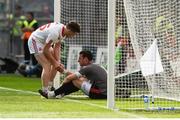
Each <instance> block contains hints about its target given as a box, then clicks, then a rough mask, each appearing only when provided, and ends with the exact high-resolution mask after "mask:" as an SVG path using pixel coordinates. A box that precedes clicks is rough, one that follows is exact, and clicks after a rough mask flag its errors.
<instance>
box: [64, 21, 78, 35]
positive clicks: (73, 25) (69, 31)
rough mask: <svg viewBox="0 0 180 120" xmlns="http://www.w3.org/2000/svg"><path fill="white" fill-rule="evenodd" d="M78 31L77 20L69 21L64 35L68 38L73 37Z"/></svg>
mask: <svg viewBox="0 0 180 120" xmlns="http://www.w3.org/2000/svg"><path fill="white" fill-rule="evenodd" d="M78 33H80V25H79V24H78V23H77V22H74V21H70V22H69V23H67V24H66V30H65V35H66V37H68V38H71V37H74V36H75V35H76V34H78Z"/></svg>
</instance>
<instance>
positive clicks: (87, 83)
mask: <svg viewBox="0 0 180 120" xmlns="http://www.w3.org/2000/svg"><path fill="white" fill-rule="evenodd" d="M92 59H93V56H92V53H91V52H90V51H81V52H80V56H79V60H78V62H79V64H80V66H81V69H80V70H79V71H78V72H75V73H71V72H69V71H67V70H64V71H63V68H62V70H61V71H63V72H64V73H66V74H67V75H68V76H67V77H66V78H65V79H64V82H63V85H62V86H61V87H60V88H58V89H57V90H55V91H48V93H45V92H43V91H42V90H39V93H40V94H41V95H42V96H44V97H46V98H55V97H56V96H57V97H62V96H64V95H68V94H70V93H72V92H76V91H78V90H79V89H81V90H82V92H84V94H86V95H87V96H89V97H90V98H92V99H106V98H107V72H106V70H105V69H104V68H102V67H100V66H99V65H97V64H93V63H92Z"/></svg>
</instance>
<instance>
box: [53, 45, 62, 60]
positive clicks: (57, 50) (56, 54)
mask: <svg viewBox="0 0 180 120" xmlns="http://www.w3.org/2000/svg"><path fill="white" fill-rule="evenodd" d="M60 51H61V42H58V43H55V44H54V57H55V59H56V60H57V61H59V62H60V57H61V56H60Z"/></svg>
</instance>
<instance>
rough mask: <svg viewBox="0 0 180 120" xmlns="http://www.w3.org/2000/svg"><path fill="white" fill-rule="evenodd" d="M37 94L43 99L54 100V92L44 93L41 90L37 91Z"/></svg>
mask: <svg viewBox="0 0 180 120" xmlns="http://www.w3.org/2000/svg"><path fill="white" fill-rule="evenodd" d="M38 92H39V93H40V95H41V96H43V97H45V98H46V99H54V98H55V94H54V91H47V92H44V91H42V90H38Z"/></svg>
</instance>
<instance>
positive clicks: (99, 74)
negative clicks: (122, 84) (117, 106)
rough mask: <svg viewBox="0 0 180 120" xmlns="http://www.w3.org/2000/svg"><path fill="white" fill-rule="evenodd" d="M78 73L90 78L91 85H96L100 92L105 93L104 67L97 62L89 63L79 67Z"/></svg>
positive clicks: (105, 76)
mask: <svg viewBox="0 0 180 120" xmlns="http://www.w3.org/2000/svg"><path fill="white" fill-rule="evenodd" d="M79 73H80V74H81V75H82V76H85V77H86V78H87V79H88V80H90V83H91V84H92V87H93V86H95V87H97V88H98V89H99V90H100V94H103V95H107V72H106V70H105V69H104V68H102V67H101V66H99V65H97V64H90V65H87V66H85V67H83V68H81V69H80V71H79Z"/></svg>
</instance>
